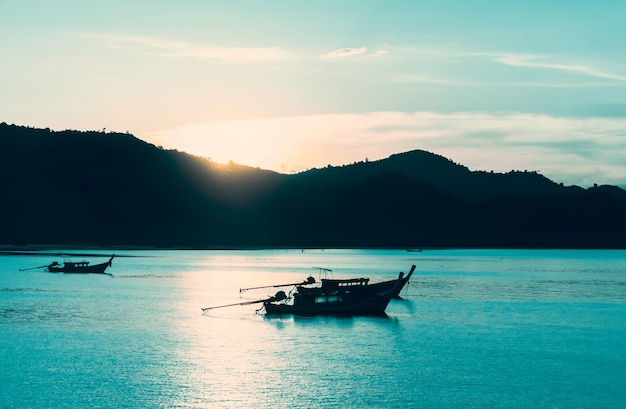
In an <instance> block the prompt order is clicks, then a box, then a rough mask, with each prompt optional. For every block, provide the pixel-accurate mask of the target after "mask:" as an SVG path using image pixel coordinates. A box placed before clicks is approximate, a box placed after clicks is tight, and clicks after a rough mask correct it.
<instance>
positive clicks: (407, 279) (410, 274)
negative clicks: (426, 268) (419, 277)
mask: <svg viewBox="0 0 626 409" xmlns="http://www.w3.org/2000/svg"><path fill="white" fill-rule="evenodd" d="M414 271H415V264H413V265H412V266H411V271H409V274H408V275H407V276H406V278H405V280H406V281H409V278H411V276H412V275H413V272H414Z"/></svg>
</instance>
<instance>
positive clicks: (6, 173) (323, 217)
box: [0, 123, 626, 248]
mask: <svg viewBox="0 0 626 409" xmlns="http://www.w3.org/2000/svg"><path fill="white" fill-rule="evenodd" d="M0 182H1V183H2V186H3V193H4V195H3V196H4V200H2V201H1V202H0V211H1V212H0V213H1V215H0V244H17V245H23V244H34V243H40V244H55V245H95V246H153V247H199V248H204V247H215V246H218V247H229V246H280V247H400V248H402V247H407V248H413V247H441V246H455V247H564V248H583V247H590V248H596V247H597V248H626V235H625V234H624V233H623V232H624V231H625V230H624V229H625V228H626V211H625V210H626V191H624V190H623V189H620V188H619V187H616V186H596V187H593V188H589V189H584V188H581V187H577V186H563V185H562V184H557V183H555V182H553V181H551V180H549V179H547V178H546V177H544V176H542V175H541V174H539V173H536V172H527V171H523V172H521V171H512V172H508V173H505V174H502V173H493V172H476V171H470V170H469V169H468V168H466V167H465V166H462V165H459V164H455V163H454V162H452V161H450V160H449V159H446V158H444V157H442V156H440V155H436V154H433V153H429V152H426V151H421V150H415V151H410V152H405V153H399V154H395V155H392V156H390V157H389V158H386V159H382V160H378V161H368V162H360V163H355V164H352V165H345V166H335V167H333V166H329V167H326V168H322V169H311V170H308V171H305V172H301V173H298V174H291V175H284V174H279V173H276V172H272V171H268V170H262V169H258V168H252V167H248V166H244V165H238V164H235V163H229V164H217V163H214V162H212V161H210V160H208V159H204V158H199V157H196V156H193V155H189V154H186V153H183V152H178V151H172V150H163V149H160V148H158V147H156V146H154V145H151V144H149V143H147V142H144V141H141V140H139V139H137V138H136V137H134V136H132V135H130V134H121V133H104V132H79V131H61V132H55V131H51V130H49V129H36V128H28V127H21V126H15V125H7V124H6V123H2V124H0Z"/></svg>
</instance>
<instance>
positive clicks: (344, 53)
mask: <svg viewBox="0 0 626 409" xmlns="http://www.w3.org/2000/svg"><path fill="white" fill-rule="evenodd" d="M366 52H367V48H365V47H359V48H351V47H349V48H340V49H338V50H335V51H332V52H330V53H328V54H324V55H322V58H346V57H354V56H357V55H362V54H365V53H366Z"/></svg>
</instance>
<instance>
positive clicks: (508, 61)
mask: <svg viewBox="0 0 626 409" xmlns="http://www.w3.org/2000/svg"><path fill="white" fill-rule="evenodd" d="M541 59H546V57H539V56H529V55H519V54H518V55H512V54H508V55H503V56H500V57H498V58H496V60H497V61H498V62H500V63H502V64H505V65H512V66H517V67H528V68H542V69H548V70H556V71H564V72H569V73H573V74H581V75H586V76H590V77H596V78H602V79H609V80H616V81H626V75H622V74H615V73H610V72H605V71H602V70H598V69H596V68H594V67H590V66H585V65H581V64H576V63H570V64H566V63H557V62H543V61H540V60H541Z"/></svg>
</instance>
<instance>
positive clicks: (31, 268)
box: [20, 264, 48, 271]
mask: <svg viewBox="0 0 626 409" xmlns="http://www.w3.org/2000/svg"><path fill="white" fill-rule="evenodd" d="M45 267H48V264H46V265H45V266H39V267H30V268H20V271H26V270H34V269H36V268H45Z"/></svg>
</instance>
